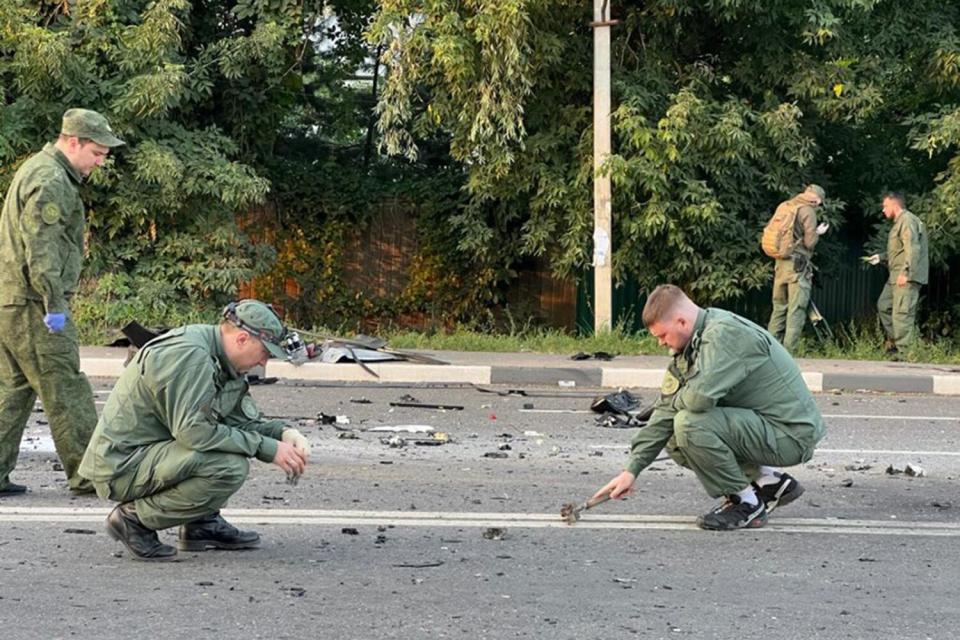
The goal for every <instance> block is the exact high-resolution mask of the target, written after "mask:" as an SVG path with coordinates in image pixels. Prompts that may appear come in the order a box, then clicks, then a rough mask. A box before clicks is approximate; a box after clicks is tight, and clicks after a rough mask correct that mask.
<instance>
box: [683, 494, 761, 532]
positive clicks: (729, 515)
mask: <svg viewBox="0 0 960 640" xmlns="http://www.w3.org/2000/svg"><path fill="white" fill-rule="evenodd" d="M766 523H767V508H766V506H764V504H763V500H758V501H757V504H750V503H749V502H744V501H742V500H741V499H740V496H736V495H733V496H727V497H726V499H725V500H724V501H723V502H722V503H720V504H719V505H718V506H717V507H716V508H714V509H713V511H711V512H710V513H705V514H703V515H702V516H700V517H699V518H697V525H698V526H699V527H700V528H701V529H710V530H711V531H733V530H734V529H747V528H751V529H756V528H758V527H762V526H763V525H765V524H766Z"/></svg>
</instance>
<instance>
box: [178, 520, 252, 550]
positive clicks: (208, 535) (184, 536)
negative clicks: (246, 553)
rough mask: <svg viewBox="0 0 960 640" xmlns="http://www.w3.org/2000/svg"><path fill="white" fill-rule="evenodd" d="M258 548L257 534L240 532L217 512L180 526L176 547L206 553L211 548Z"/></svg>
mask: <svg viewBox="0 0 960 640" xmlns="http://www.w3.org/2000/svg"><path fill="white" fill-rule="evenodd" d="M259 546H260V534H259V533H257V532H256V531H240V530H239V529H237V528H236V527H235V526H233V525H232V524H230V523H229V522H227V521H226V520H224V519H223V517H222V516H221V515H220V512H219V511H217V512H216V513H213V514H211V515H209V516H206V517H203V518H200V519H199V520H194V521H193V522H188V523H186V524H182V525H180V536H179V538H178V540H177V547H178V548H179V549H180V550H181V551H206V550H207V549H211V548H212V549H231V550H233V549H256V548H257V547H259Z"/></svg>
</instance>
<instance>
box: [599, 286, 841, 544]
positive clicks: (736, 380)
mask: <svg viewBox="0 0 960 640" xmlns="http://www.w3.org/2000/svg"><path fill="white" fill-rule="evenodd" d="M643 323H644V324H645V325H646V326H647V328H648V329H649V330H650V333H651V335H653V336H655V337H656V338H657V339H658V340H659V341H660V344H661V345H665V346H667V347H669V348H670V352H671V354H672V355H673V363H672V364H671V365H670V367H669V368H668V369H667V371H666V373H665V374H664V379H663V384H662V385H661V388H660V397H659V398H658V399H657V403H656V405H655V407H654V411H653V414H652V415H651V416H650V420H649V421H648V423H647V425H646V426H644V427H642V428H641V429H640V430H639V431H638V432H637V435H636V436H634V438H633V442H632V444H631V448H630V457H629V458H628V460H627V465H626V468H625V469H624V471H623V472H621V473H620V474H619V475H617V476H616V477H614V478H613V479H612V480H611V481H610V482H608V483H607V484H606V485H605V486H604V487H603V488H602V489H600V490H599V491H598V492H597V493H596V495H595V497H600V496H604V495H609V496H610V497H611V498H620V497H623V496H626V495H627V494H629V493H631V492H632V491H633V484H634V481H635V480H636V478H637V475H638V474H639V473H640V471H642V470H643V469H644V468H646V467H647V466H648V465H649V464H650V463H651V462H653V460H654V459H655V458H656V457H657V454H659V453H660V451H661V449H663V448H664V447H666V449H667V452H668V453H669V454H670V457H671V458H673V460H674V461H675V462H676V463H677V464H679V465H681V466H684V467H687V468H689V469H692V470H693V472H694V473H695V474H696V475H697V479H698V480H700V484H701V485H703V488H704V489H706V491H707V493H708V494H710V496H712V497H714V498H719V497H721V496H725V497H726V500H724V501H723V502H722V503H721V504H720V505H718V506H717V507H716V508H715V509H713V510H712V511H710V512H709V513H706V514H704V515H703V516H701V517H700V518H698V521H697V522H698V524H699V525H700V527H702V528H704V529H715V530H730V529H741V528H744V527H760V526H763V524H764V523H765V522H766V521H767V514H768V513H769V512H770V511H772V510H773V509H775V508H777V507H778V506H783V505H786V504H788V503H790V502H792V501H793V500H795V499H796V498H797V497H799V496H800V495H801V494H802V493H803V487H802V486H800V484H799V482H797V480H796V479H795V478H793V477H792V476H790V475H789V474H787V473H784V472H782V471H780V470H779V469H777V468H775V467H783V466H793V465H797V464H801V463H803V462H806V461H808V460H810V458H811V457H813V452H814V448H815V447H816V445H817V443H818V442H819V441H820V440H821V438H823V435H824V433H825V431H826V429H825V427H824V424H823V418H822V417H821V415H820V410H819V409H818V408H817V405H816V403H815V402H814V399H813V395H811V393H810V391H809V390H808V389H807V385H806V383H804V381H803V377H802V376H801V375H800V370H799V369H798V368H797V365H796V363H795V362H794V360H793V358H792V357H790V354H789V353H787V351H786V350H785V349H784V348H783V346H781V345H780V343H779V342H777V341H776V340H774V338H773V336H772V335H770V333H768V332H767V331H765V330H764V329H762V328H760V327H758V326H757V325H755V324H753V323H752V322H750V321H749V320H746V319H745V318H741V317H740V316H738V315H736V314H733V313H730V312H728V311H724V310H722V309H701V308H700V307H698V306H697V305H696V304H694V302H693V301H692V300H690V298H688V297H687V296H686V294H684V292H683V291H681V290H680V289H679V288H677V287H675V286H673V285H661V286H659V287H657V288H656V289H655V290H654V292H653V293H651V294H650V297H649V298H648V299H647V303H646V305H645V306H644V308H643Z"/></svg>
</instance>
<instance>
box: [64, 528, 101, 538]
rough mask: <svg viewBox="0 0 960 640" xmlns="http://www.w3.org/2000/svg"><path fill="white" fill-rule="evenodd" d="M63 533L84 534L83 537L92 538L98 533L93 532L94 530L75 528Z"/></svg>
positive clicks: (65, 530)
mask: <svg viewBox="0 0 960 640" xmlns="http://www.w3.org/2000/svg"><path fill="white" fill-rule="evenodd" d="M63 532H64V533H79V534H82V535H85V536H92V535H96V533H97V532H96V531H93V530H92V529H73V528H70V529H64V530H63Z"/></svg>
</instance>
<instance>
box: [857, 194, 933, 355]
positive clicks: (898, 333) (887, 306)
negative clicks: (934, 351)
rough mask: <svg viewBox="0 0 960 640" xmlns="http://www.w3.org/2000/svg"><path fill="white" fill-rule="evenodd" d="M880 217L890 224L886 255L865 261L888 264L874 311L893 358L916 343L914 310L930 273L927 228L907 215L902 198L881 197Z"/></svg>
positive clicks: (899, 196) (901, 196)
mask: <svg viewBox="0 0 960 640" xmlns="http://www.w3.org/2000/svg"><path fill="white" fill-rule="evenodd" d="M883 215H884V217H885V218H887V220H893V226H892V227H891V228H890V234H889V235H888V236H887V252H886V253H885V254H879V253H875V254H874V255H872V256H869V257H868V258H866V261H867V262H869V263H870V264H874V265H876V264H880V262H882V261H886V262H887V268H888V269H889V272H890V274H889V276H888V277H887V282H886V284H884V285H883V291H882V292H880V298H879V299H878V300H877V311H878V312H879V314H880V324H881V325H883V332H884V334H886V336H887V344H886V348H887V353H888V354H890V355H893V356H896V355H897V354H898V353H899V352H900V351H903V350H905V349H908V348H909V347H910V346H911V345H912V344H913V343H914V342H915V341H916V339H917V306H918V303H919V301H920V287H921V286H923V285H925V284H927V277H928V276H929V272H930V258H929V247H928V243H927V227H926V225H925V224H923V222H922V221H921V220H920V218H918V217H917V216H915V215H914V214H913V213H911V212H910V211H907V209H906V205H905V202H904V199H903V195H902V194H899V193H896V192H890V193H887V194H886V195H884V196H883Z"/></svg>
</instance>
